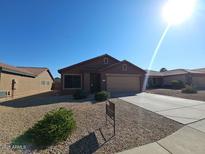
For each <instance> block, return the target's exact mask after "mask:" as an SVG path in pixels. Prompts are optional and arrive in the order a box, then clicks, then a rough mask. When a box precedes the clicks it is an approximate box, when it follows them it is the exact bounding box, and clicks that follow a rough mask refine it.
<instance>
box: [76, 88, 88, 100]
mask: <svg viewBox="0 0 205 154" xmlns="http://www.w3.org/2000/svg"><path fill="white" fill-rule="evenodd" d="M86 97H87V93H86V92H85V91H83V90H76V91H75V92H74V94H73V98H74V99H83V98H86Z"/></svg>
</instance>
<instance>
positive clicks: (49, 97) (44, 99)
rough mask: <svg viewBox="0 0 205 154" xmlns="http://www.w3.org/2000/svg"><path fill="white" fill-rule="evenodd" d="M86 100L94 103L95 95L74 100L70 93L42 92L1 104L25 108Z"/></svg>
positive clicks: (0, 104)
mask: <svg viewBox="0 0 205 154" xmlns="http://www.w3.org/2000/svg"><path fill="white" fill-rule="evenodd" d="M86 101H91V103H94V100H93V97H92V96H89V97H88V98H86V99H82V100H74V99H73V98H72V96H69V95H58V94H56V93H54V92H49V93H42V94H38V95H32V96H28V97H24V98H19V99H15V100H10V101H5V102H2V103H0V106H8V107H15V108H24V107H32V106H40V105H48V104H56V103H83V102H86Z"/></svg>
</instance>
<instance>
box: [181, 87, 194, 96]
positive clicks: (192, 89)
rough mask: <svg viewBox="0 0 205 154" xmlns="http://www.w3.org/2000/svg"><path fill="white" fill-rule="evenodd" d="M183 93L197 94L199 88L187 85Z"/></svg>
mask: <svg viewBox="0 0 205 154" xmlns="http://www.w3.org/2000/svg"><path fill="white" fill-rule="evenodd" d="M182 93H187V94H195V93H197V89H196V88H194V87H192V86H190V85H186V86H185V88H183V89H182Z"/></svg>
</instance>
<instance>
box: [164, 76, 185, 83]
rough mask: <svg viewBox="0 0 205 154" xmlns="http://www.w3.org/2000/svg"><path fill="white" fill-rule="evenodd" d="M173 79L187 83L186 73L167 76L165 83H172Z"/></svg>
mask: <svg viewBox="0 0 205 154" xmlns="http://www.w3.org/2000/svg"><path fill="white" fill-rule="evenodd" d="M172 80H181V81H183V82H184V83H186V76H185V75H175V76H165V77H164V78H163V85H171V81H172Z"/></svg>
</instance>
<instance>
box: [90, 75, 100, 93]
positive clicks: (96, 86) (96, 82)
mask: <svg viewBox="0 0 205 154" xmlns="http://www.w3.org/2000/svg"><path fill="white" fill-rule="evenodd" d="M90 91H91V93H95V92H98V91H100V74H97V73H90Z"/></svg>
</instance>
